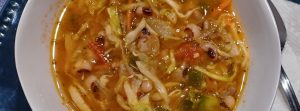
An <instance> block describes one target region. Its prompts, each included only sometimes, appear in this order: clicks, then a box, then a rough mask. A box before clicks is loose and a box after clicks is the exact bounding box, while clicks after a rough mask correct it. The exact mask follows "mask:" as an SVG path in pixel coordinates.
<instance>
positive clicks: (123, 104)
mask: <svg viewBox="0 0 300 111" xmlns="http://www.w3.org/2000/svg"><path fill="white" fill-rule="evenodd" d="M116 99H117V102H118V104H119V105H120V106H121V107H122V108H123V109H125V110H130V107H129V106H128V105H127V104H126V101H125V100H124V99H123V97H122V96H121V95H120V94H117V98H116Z"/></svg>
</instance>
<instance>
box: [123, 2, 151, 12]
mask: <svg viewBox="0 0 300 111" xmlns="http://www.w3.org/2000/svg"><path fill="white" fill-rule="evenodd" d="M143 6H145V3H144V2H138V3H131V4H126V5H122V6H121V8H120V10H122V11H125V10H132V9H135V8H137V7H143Z"/></svg>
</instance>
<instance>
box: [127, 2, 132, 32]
mask: <svg viewBox="0 0 300 111" xmlns="http://www.w3.org/2000/svg"><path fill="white" fill-rule="evenodd" d="M131 3H132V0H128V4H131ZM126 18H127V19H126V20H127V21H126V31H127V32H128V31H130V30H131V21H132V12H131V10H128V11H127V13H126Z"/></svg>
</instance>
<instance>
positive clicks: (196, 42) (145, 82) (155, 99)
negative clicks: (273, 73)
mask: <svg viewBox="0 0 300 111" xmlns="http://www.w3.org/2000/svg"><path fill="white" fill-rule="evenodd" d="M51 44H52V47H51V61H52V63H51V64H52V65H51V66H52V69H53V74H54V78H55V84H56V86H57V89H58V92H59V94H60V96H61V98H62V101H63V104H64V105H65V106H66V107H67V108H68V109H69V110H75V111H77V110H78V111H79V110H81V111H96V110H97V111H99V110H100V111H125V110H131V111H232V110H235V109H236V107H237V105H238V102H239V99H240V96H241V93H242V91H243V86H244V84H245V80H246V77H247V71H248V64H249V54H248V47H247V44H246V42H245V37H244V34H243V31H242V29H241V26H240V24H239V21H238V17H237V16H236V14H235V13H234V11H233V9H232V1H231V0H67V1H66V5H65V7H64V9H63V11H62V13H61V16H60V17H59V18H58V22H57V25H56V27H55V30H54V34H53V38H52V41H51Z"/></svg>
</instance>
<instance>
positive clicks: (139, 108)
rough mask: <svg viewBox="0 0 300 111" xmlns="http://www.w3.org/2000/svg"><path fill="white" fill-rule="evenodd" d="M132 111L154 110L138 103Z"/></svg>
mask: <svg viewBox="0 0 300 111" xmlns="http://www.w3.org/2000/svg"><path fill="white" fill-rule="evenodd" d="M132 111H152V108H151V106H150V105H148V104H143V103H137V104H136V105H134V107H133V109H132Z"/></svg>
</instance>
